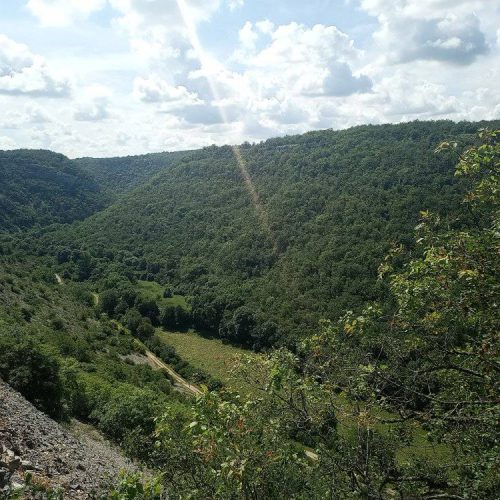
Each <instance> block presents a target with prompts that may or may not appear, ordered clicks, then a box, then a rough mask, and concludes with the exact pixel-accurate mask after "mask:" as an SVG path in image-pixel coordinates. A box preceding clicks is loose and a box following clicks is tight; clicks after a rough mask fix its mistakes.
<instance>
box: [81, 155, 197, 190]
mask: <svg viewBox="0 0 500 500" xmlns="http://www.w3.org/2000/svg"><path fill="white" fill-rule="evenodd" d="M188 154H189V151H179V152H173V153H151V154H148V155H141V156H125V157H119V158H78V159H76V160H74V163H75V165H76V166H78V167H80V168H81V169H82V170H84V171H85V172H87V173H89V174H90V175H91V176H92V177H93V178H94V179H95V180H96V181H97V182H98V183H99V185H100V186H101V188H102V189H104V190H106V191H107V192H108V193H110V194H114V195H117V194H120V193H124V192H127V191H130V190H132V189H133V188H135V187H137V186H140V185H141V184H144V182H146V181H147V180H149V179H150V178H151V177H153V176H154V175H155V174H156V173H157V172H159V171H160V170H162V169H164V168H165V167H167V166H169V165H173V164H175V163H178V162H179V161H180V160H181V159H182V158H184V157H185V156H187V155H188Z"/></svg>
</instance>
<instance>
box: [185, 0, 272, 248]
mask: <svg viewBox="0 0 500 500" xmlns="http://www.w3.org/2000/svg"><path fill="white" fill-rule="evenodd" d="M177 7H178V8H179V12H180V14H181V17H182V20H183V22H184V26H185V28H186V32H187V36H188V39H189V43H190V44H191V46H192V47H193V50H194V52H195V54H196V57H197V58H198V60H199V61H200V65H201V69H202V70H203V71H204V73H205V77H206V79H207V81H208V85H209V87H210V91H211V93H212V96H213V98H214V101H215V105H216V106H217V109H218V110H219V113H220V116H221V118H222V121H223V122H224V123H225V124H226V125H228V124H229V120H228V117H227V114H226V110H225V109H224V107H223V106H221V105H220V96H219V92H218V89H217V85H216V84H215V82H214V80H213V79H212V76H211V72H210V69H209V68H210V60H209V58H208V57H207V55H206V54H205V51H204V50H203V47H202V46H201V43H200V39H199V38H198V33H197V31H196V26H195V24H194V22H193V16H192V15H191V13H190V11H189V6H188V5H187V3H186V1H185V0H177ZM231 148H232V150H233V154H234V158H235V159H236V163H237V165H238V168H239V170H240V173H241V177H242V178H243V181H244V182H245V187H246V189H247V191H248V194H249V196H250V200H251V202H252V205H253V207H254V210H255V212H256V214H257V216H258V218H259V221H260V224H261V226H262V228H263V230H264V232H265V233H266V235H267V236H268V237H269V239H270V241H271V242H272V244H273V249H274V251H275V252H276V251H277V244H276V240H275V238H274V234H273V231H272V229H271V225H270V224H269V216H268V214H267V211H266V209H265V207H264V205H263V204H262V202H261V200H260V197H259V193H258V192H257V190H256V189H255V185H254V183H253V181H252V177H251V176H250V173H249V171H248V168H247V164H246V160H245V158H244V156H243V154H242V152H241V148H240V147H239V146H231Z"/></svg>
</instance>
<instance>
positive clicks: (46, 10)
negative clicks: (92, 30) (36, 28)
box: [27, 0, 106, 27]
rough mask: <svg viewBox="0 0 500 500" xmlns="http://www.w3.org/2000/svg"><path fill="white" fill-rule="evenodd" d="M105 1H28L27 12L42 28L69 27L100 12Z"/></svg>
mask: <svg viewBox="0 0 500 500" xmlns="http://www.w3.org/2000/svg"><path fill="white" fill-rule="evenodd" d="M105 5H106V0H29V1H28V3H27V7H28V9H29V11H30V12H31V13H32V14H33V15H34V16H36V17H37V18H38V20H39V21H40V23H41V24H42V25H43V26H47V27H49V26H69V25H71V24H73V22H75V21H78V20H81V19H85V18H87V17H88V16H89V15H90V14H92V13H93V12H96V11H98V10H101V9H103V8H104V6H105Z"/></svg>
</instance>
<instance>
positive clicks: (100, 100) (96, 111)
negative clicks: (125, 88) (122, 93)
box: [73, 85, 112, 122]
mask: <svg viewBox="0 0 500 500" xmlns="http://www.w3.org/2000/svg"><path fill="white" fill-rule="evenodd" d="M111 95H112V92H111V90H110V89H109V88H107V87H105V86H103V85H91V86H89V87H87V88H86V89H84V91H83V93H82V96H81V97H80V99H79V101H80V102H79V103H78V104H77V106H76V108H75V109H74V112H73V118H74V119H75V120H77V121H82V122H99V121H102V120H106V119H107V118H110V116H111V113H110V111H109V103H110V97H111Z"/></svg>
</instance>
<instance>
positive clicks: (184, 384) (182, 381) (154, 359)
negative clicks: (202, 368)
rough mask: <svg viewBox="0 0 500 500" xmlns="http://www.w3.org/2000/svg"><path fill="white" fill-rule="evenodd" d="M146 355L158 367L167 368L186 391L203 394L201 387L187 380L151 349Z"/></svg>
mask: <svg viewBox="0 0 500 500" xmlns="http://www.w3.org/2000/svg"><path fill="white" fill-rule="evenodd" d="M146 356H147V358H148V360H149V362H150V363H151V364H152V365H154V366H155V367H156V368H160V369H162V370H165V371H166V372H167V373H168V374H169V375H170V377H172V379H173V380H174V381H175V383H176V384H177V385H178V386H179V387H181V388H182V389H183V390H184V391H185V392H187V393H189V394H192V395H193V396H198V395H200V394H201V391H200V389H198V387H196V386H195V385H193V384H190V383H189V382H188V381H187V380H185V379H184V378H182V377H181V376H180V375H179V374H178V373H177V372H176V371H174V370H173V369H172V368H170V366H168V365H167V364H166V363H164V362H163V361H162V360H161V359H160V358H158V357H157V356H155V355H154V354H153V353H152V352H151V351H148V350H146Z"/></svg>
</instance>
